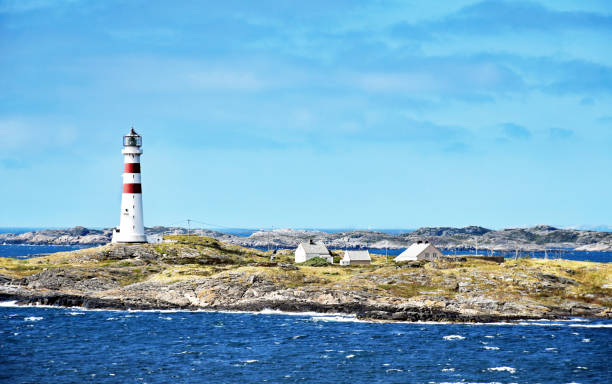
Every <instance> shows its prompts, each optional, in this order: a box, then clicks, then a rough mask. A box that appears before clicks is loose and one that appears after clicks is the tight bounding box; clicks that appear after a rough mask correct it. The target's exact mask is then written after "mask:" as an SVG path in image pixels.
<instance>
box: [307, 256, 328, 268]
mask: <svg viewBox="0 0 612 384" xmlns="http://www.w3.org/2000/svg"><path fill="white" fill-rule="evenodd" d="M300 265H304V266H307V267H327V266H329V265H330V264H329V262H328V261H327V260H325V259H324V258H322V257H313V258H312V259H308V260H306V261H305V262H303V263H301V264H300Z"/></svg>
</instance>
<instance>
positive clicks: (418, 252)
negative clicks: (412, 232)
mask: <svg viewBox="0 0 612 384" xmlns="http://www.w3.org/2000/svg"><path fill="white" fill-rule="evenodd" d="M442 257H444V255H443V254H442V252H441V251H440V250H439V249H438V248H436V247H435V246H434V245H433V244H431V243H430V242H429V241H417V242H416V243H414V244H412V245H411V246H410V247H408V249H406V250H405V251H404V252H402V253H400V254H399V256H397V257H396V258H395V259H393V260H394V261H395V262H398V261H415V260H434V259H439V258H442Z"/></svg>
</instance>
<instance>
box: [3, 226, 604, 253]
mask: <svg viewBox="0 0 612 384" xmlns="http://www.w3.org/2000/svg"><path fill="white" fill-rule="evenodd" d="M145 232H146V234H147V235H160V236H161V235H169V234H187V233H191V234H197V235H201V236H208V237H212V238H215V239H217V240H220V241H223V242H226V243H230V244H235V245H240V246H243V247H260V248H262V247H274V248H295V247H296V246H297V245H298V244H299V243H300V242H302V241H305V240H307V239H313V240H315V241H317V242H322V243H324V244H326V245H327V246H328V247H329V248H334V249H345V248H406V247H408V246H409V245H410V244H412V243H414V242H416V241H418V240H428V241H430V242H431V243H433V244H435V245H436V246H437V247H439V248H444V249H475V248H479V249H481V250H482V249H489V250H495V251H507V252H512V251H516V250H520V251H527V252H531V251H544V250H545V249H549V250H551V249H564V250H578V251H612V233H610V232H597V231H585V230H576V229H560V228H555V227H551V226H548V225H539V226H535V227H531V228H510V229H502V230H497V231H496V230H491V229H487V228H483V227H478V226H470V227H464V228H452V227H426V228H420V229H417V230H415V231H407V232H405V233H397V234H392V233H386V232H379V231H362V230H353V231H339V232H322V231H317V230H295V229H275V230H266V231H257V232H254V233H252V234H250V235H249V236H237V235H233V234H229V233H224V232H219V231H213V230H208V229H195V230H191V231H189V230H188V229H186V228H180V227H161V226H156V227H149V228H146V229H145ZM111 236H112V228H106V229H88V228H84V227H74V228H69V229H47V230H40V231H33V232H26V233H20V234H15V233H0V244H2V243H6V244H37V245H103V244H107V243H109V242H110V241H111Z"/></svg>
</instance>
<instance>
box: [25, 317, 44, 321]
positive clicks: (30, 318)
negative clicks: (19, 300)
mask: <svg viewBox="0 0 612 384" xmlns="http://www.w3.org/2000/svg"><path fill="white" fill-rule="evenodd" d="M42 319H44V317H41V316H29V317H25V318H24V319H23V321H40V320H42Z"/></svg>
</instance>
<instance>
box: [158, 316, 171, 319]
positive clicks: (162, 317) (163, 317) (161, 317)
mask: <svg viewBox="0 0 612 384" xmlns="http://www.w3.org/2000/svg"><path fill="white" fill-rule="evenodd" d="M158 319H161V320H174V319H173V318H172V317H169V316H159V317H158Z"/></svg>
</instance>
